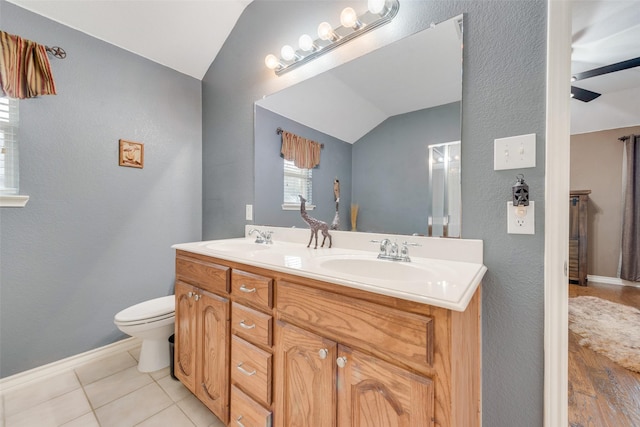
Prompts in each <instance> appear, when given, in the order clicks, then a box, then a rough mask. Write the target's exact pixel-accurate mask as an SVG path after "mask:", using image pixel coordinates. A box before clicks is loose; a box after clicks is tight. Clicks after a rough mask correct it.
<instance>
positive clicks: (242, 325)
mask: <svg viewBox="0 0 640 427" xmlns="http://www.w3.org/2000/svg"><path fill="white" fill-rule="evenodd" d="M231 321H232V322H233V323H232V324H231V330H232V332H233V333H234V334H235V335H238V336H240V337H242V338H244V339H246V340H247V341H249V342H251V343H253V344H257V345H261V346H264V347H271V344H272V342H273V337H272V331H273V317H272V316H270V315H268V314H264V313H261V312H259V311H256V310H254V309H252V308H249V307H245V306H244V305H242V304H238V303H236V302H234V303H233V305H232V307H231Z"/></svg>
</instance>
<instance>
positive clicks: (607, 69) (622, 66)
mask: <svg viewBox="0 0 640 427" xmlns="http://www.w3.org/2000/svg"><path fill="white" fill-rule="evenodd" d="M638 66H640V58H633V59H628V60H626V61H622V62H618V63H615V64H611V65H605V66H604V67H600V68H594V69H593V70H589V71H583V72H582V73H577V74H574V75H573V79H572V80H573V81H574V82H575V81H578V80H584V79H588V78H590V77H597V76H601V75H603V74H609V73H614V72H616V71H622V70H628V69H629V68H634V67H638Z"/></svg>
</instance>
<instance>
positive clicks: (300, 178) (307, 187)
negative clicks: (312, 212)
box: [284, 160, 313, 204]
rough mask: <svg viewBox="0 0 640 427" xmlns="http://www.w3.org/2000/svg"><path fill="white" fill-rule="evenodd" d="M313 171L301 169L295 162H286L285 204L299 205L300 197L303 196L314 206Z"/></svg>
mask: <svg viewBox="0 0 640 427" xmlns="http://www.w3.org/2000/svg"><path fill="white" fill-rule="evenodd" d="M311 172H312V170H311V169H300V168H298V167H296V166H295V165H294V164H293V161H290V160H284V203H285V204H299V203H300V199H299V198H298V195H299V194H301V195H302V197H304V198H305V199H306V200H307V203H308V204H312V203H313V201H312V200H311V194H312V192H311V190H312V180H311Z"/></svg>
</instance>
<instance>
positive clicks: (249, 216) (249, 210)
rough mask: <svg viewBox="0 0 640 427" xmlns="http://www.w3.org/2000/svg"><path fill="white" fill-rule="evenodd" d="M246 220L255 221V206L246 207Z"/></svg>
mask: <svg viewBox="0 0 640 427" xmlns="http://www.w3.org/2000/svg"><path fill="white" fill-rule="evenodd" d="M244 219H246V220H247V221H253V205H247V206H246V207H245V212H244Z"/></svg>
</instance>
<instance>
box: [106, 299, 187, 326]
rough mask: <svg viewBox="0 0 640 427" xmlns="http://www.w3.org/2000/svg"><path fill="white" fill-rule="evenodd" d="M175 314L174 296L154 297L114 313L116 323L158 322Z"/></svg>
mask: <svg viewBox="0 0 640 427" xmlns="http://www.w3.org/2000/svg"><path fill="white" fill-rule="evenodd" d="M174 316H175V296H174V295H169V296H166V297H160V298H155V299H152V300H149V301H145V302H141V303H139V304H136V305H132V306H131V307H129V308H125V309H124V310H122V311H120V312H119V313H118V314H116V315H115V318H114V322H115V323H116V324H117V325H123V326H125V325H137V324H144V323H152V322H158V321H161V320H164V319H168V318H172V317H174Z"/></svg>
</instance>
